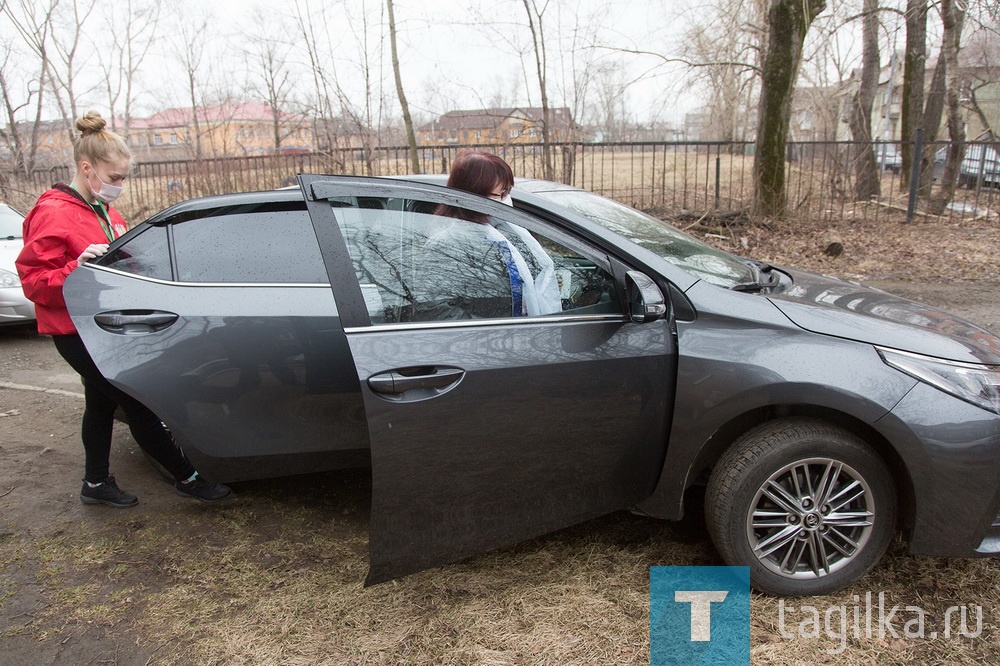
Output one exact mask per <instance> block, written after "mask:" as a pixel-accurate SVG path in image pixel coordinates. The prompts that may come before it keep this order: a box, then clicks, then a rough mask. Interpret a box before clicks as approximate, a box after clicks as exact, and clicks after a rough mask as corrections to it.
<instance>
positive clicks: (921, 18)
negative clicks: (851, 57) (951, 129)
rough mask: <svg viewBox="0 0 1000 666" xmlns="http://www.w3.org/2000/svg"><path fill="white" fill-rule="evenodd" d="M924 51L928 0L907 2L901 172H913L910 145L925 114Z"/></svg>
mask: <svg viewBox="0 0 1000 666" xmlns="http://www.w3.org/2000/svg"><path fill="white" fill-rule="evenodd" d="M926 49H927V0H906V51H905V52H904V54H903V105H902V118H901V122H900V133H899V136H900V139H901V140H902V145H901V146H900V155H901V157H902V173H903V174H904V178H905V179H906V182H907V183H909V178H910V174H911V173H913V169H912V164H913V142H914V141H915V140H916V136H917V128H918V127H920V126H921V123H922V120H923V111H924V69H925V67H926V56H925V51H926Z"/></svg>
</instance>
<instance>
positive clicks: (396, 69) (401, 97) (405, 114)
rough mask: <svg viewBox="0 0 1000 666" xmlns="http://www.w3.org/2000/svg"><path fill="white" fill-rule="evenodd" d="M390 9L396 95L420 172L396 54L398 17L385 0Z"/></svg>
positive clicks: (415, 170)
mask: <svg viewBox="0 0 1000 666" xmlns="http://www.w3.org/2000/svg"><path fill="white" fill-rule="evenodd" d="M385 2H386V5H387V6H388V10H389V47H390V48H391V49H392V73H393V74H394V75H395V77H396V95H397V96H398V97H399V106H400V107H402V109H403V124H404V125H405V126H406V145H407V146H409V149H410V150H409V152H410V169H412V170H413V173H420V158H419V156H418V155H417V135H416V133H415V132H414V131H413V118H411V117H410V105H409V104H407V103H406V93H404V92H403V78H402V76H400V73H399V56H398V55H397V54H396V17H395V15H394V14H393V10H392V0H385Z"/></svg>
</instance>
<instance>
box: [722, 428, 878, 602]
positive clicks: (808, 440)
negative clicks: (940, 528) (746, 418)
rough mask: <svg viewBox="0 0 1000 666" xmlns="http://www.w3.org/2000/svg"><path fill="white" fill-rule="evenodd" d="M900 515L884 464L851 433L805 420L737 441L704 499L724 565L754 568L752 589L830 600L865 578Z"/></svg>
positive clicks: (755, 431)
mask: <svg viewBox="0 0 1000 666" xmlns="http://www.w3.org/2000/svg"><path fill="white" fill-rule="evenodd" d="M830 472H834V474H833V475H831V474H830ZM807 479H808V481H807ZM831 479H832V483H831V482H830V480H831ZM796 480H797V481H798V485H797V486H796ZM765 491H766V492H765ZM831 497H833V498H835V499H834V500H833V501H832V502H831V501H829V500H830V498H831ZM846 500H849V501H846ZM839 502H844V503H842V504H839V505H838V503H839ZM896 512H897V496H896V488H895V483H894V482H893V478H892V474H890V472H889V469H888V467H887V466H886V464H885V462H884V461H883V460H882V459H881V458H880V457H879V456H878V455H877V454H876V453H875V452H874V451H873V450H872V449H871V448H870V447H868V446H867V445H866V444H865V443H864V442H863V441H862V440H861V439H859V438H858V437H857V436H855V435H854V434H852V433H850V432H847V431H845V430H843V429H841V428H837V427H834V426H831V425H829V424H827V423H824V422H822V421H818V420H814V419H806V418H801V419H798V418H796V419H785V420H780V421H772V422H769V423H765V424H762V425H760V426H757V427H756V428H753V429H752V430H750V431H748V432H746V433H745V434H743V435H742V436H741V437H739V438H738V439H737V440H736V441H735V442H734V443H733V444H732V446H731V447H730V448H729V449H727V451H726V452H725V453H724V454H723V456H722V457H721V458H720V459H719V461H718V463H717V464H716V466H715V468H714V471H713V472H712V475H711V477H710V479H709V483H708V488H707V491H706V496H705V518H706V522H707V523H708V531H709V534H710V535H711V537H712V541H713V542H714V543H715V546H716V548H717V549H718V551H719V553H720V554H721V555H722V558H723V560H725V562H726V564H729V565H731V566H740V565H743V566H746V565H749V567H750V580H751V584H752V585H753V587H754V588H755V589H757V590H758V591H761V592H766V593H768V594H773V595H777V596H806V595H821V594H830V593H832V592H835V591H837V590H840V589H841V588H843V587H845V586H847V585H850V584H851V583H853V582H855V581H857V580H858V579H860V578H861V577H862V576H864V575H865V574H867V573H868V572H869V571H870V570H871V569H872V567H874V566H875V564H876V563H877V562H878V561H879V560H880V559H881V558H882V555H883V554H884V553H885V551H886V548H888V546H889V542H890V541H891V540H892V538H893V536H894V535H895V532H896ZM855 523H857V524H855Z"/></svg>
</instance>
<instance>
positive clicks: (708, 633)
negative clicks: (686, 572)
mask: <svg viewBox="0 0 1000 666" xmlns="http://www.w3.org/2000/svg"><path fill="white" fill-rule="evenodd" d="M728 594H729V592H727V591H725V590H720V591H691V590H677V591H675V592H674V601H677V602H680V603H689V604H691V640H692V641H710V640H712V602H713V601H725V599H726V596H727V595H728Z"/></svg>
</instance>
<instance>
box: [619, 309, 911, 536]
mask: <svg viewBox="0 0 1000 666" xmlns="http://www.w3.org/2000/svg"><path fill="white" fill-rule="evenodd" d="M693 291H694V290H692V291H689V292H688V296H690V297H692V301H693V302H694V303H695V307H696V308H698V318H697V320H695V321H693V322H683V321H679V322H678V323H677V329H678V349H679V359H678V376H677V388H676V400H675V403H674V410H673V420H672V426H671V432H670V436H669V441H668V443H667V450H666V456H665V459H664V464H663V469H662V471H661V474H660V479H659V482H658V484H657V486H656V488H655V490H654V491H653V493H652V494H651V495H650V496H649V497H648V498H646V499H645V500H643V501H642V502H641V503H639V505H638V506H637V507H636V508H637V509H639V510H640V511H643V512H645V513H647V514H649V515H652V516H655V517H659V518H665V519H669V520H678V519H680V518H681V517H682V516H683V495H684V491H685V490H686V489H687V488H688V487H689V486H691V485H693V484H694V483H695V482H696V481H697V479H698V476H699V474H700V473H701V472H702V471H704V470H705V469H706V468H707V467H709V466H711V464H712V463H714V461H715V459H716V458H717V457H718V455H719V454H721V451H722V450H723V449H724V448H725V446H727V445H728V444H729V443H731V442H732V440H733V439H734V438H735V437H737V436H738V435H739V434H741V432H743V431H745V430H746V429H748V428H750V427H752V426H753V425H756V424H757V423H759V422H761V421H764V420H767V419H769V418H775V417H779V416H782V415H792V414H824V415H827V416H828V417H829V418H831V420H833V419H836V418H840V417H842V418H843V420H844V421H845V423H846V422H850V421H854V422H857V423H860V424H865V426H866V427H871V426H872V424H874V423H876V422H877V421H878V420H879V419H880V418H882V417H883V416H885V415H886V414H887V413H889V412H890V410H892V408H893V407H894V406H895V405H896V404H897V403H898V402H899V401H900V400H901V399H902V398H903V396H904V395H906V393H907V392H908V391H909V390H910V389H911V388H913V386H914V385H915V384H916V383H917V382H916V380H914V379H912V378H911V377H908V376H906V375H904V374H903V373H901V372H898V371H896V370H893V369H892V368H890V367H888V366H887V365H885V364H884V363H883V362H882V360H881V358H880V357H879V355H878V353H877V352H876V350H875V348H874V347H873V346H872V345H869V344H865V343H860V342H855V341H852V340H845V339H841V338H835V337H832V336H826V335H822V334H817V333H811V332H808V331H805V330H803V329H801V328H799V327H797V326H795V325H794V324H793V323H791V322H790V321H789V320H787V318H784V317H782V316H781V315H780V313H777V310H776V309H773V307H772V306H770V305H769V304H768V302H767V301H766V300H765V299H760V298H754V297H753V296H748V295H745V294H734V293H732V292H724V291H722V290H716V292H717V293H716V295H715V297H714V299H713V302H712V307H706V306H705V304H704V301H702V303H701V304H700V306H699V303H698V301H699V300H701V299H699V298H698V296H699V294H697V293H692V292H693ZM734 297H742V298H734ZM775 313H777V316H776V315H775ZM901 453H902V452H901ZM911 454H912V455H914V456H919V455H921V454H920V452H919V451H908V452H907V455H911Z"/></svg>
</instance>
